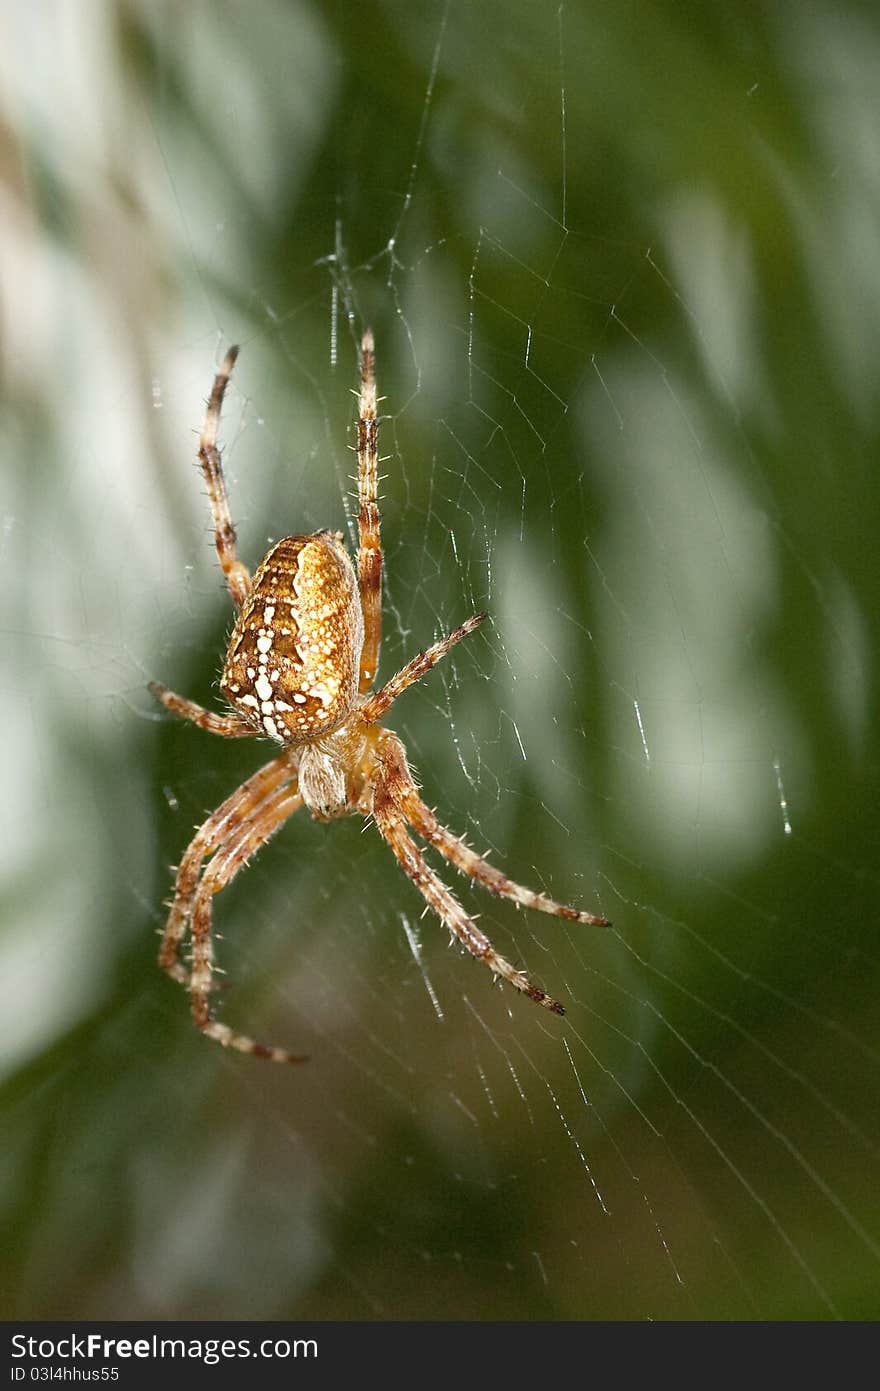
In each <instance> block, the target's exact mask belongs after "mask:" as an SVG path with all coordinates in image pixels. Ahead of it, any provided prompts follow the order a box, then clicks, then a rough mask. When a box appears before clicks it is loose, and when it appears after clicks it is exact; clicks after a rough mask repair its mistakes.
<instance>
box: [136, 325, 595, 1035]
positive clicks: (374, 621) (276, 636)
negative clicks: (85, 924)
mask: <svg viewBox="0 0 880 1391" xmlns="http://www.w3.org/2000/svg"><path fill="white" fill-rule="evenodd" d="M237 354H238V349H237V348H230V349H229V352H228V353H227V354H226V357H225V359H224V361H223V364H222V366H221V368H220V371H219V372H218V373H217V376H216V378H215V379H214V387H213V390H212V392H211V397H210V400H209V402H208V410H207V414H206V416H205V423H204V426H203V429H202V435H201V439H200V443H199V460H200V462H201V465H202V470H203V473H204V476H205V480H206V482H207V485H208V495H209V497H210V500H211V509H212V512H213V515H214V534H215V540H216V545H217V553H218V555H219V557H220V564H221V566H222V568H223V573H224V575H225V576H226V582H227V585H228V587H229V592H230V594H231V596H232V600H233V602H234V604H235V606H236V608H237V610H238V617H237V619H236V622H235V627H234V629H233V632H232V637H231V638H230V640H229V649H228V652H227V656H226V664H225V666H224V668H223V675H222V677H221V679H220V689H221V691H222V692H223V695H224V696H225V698H226V700H227V701H228V702H229V704H230V705H231V706H232V709H233V710H234V712H235V713H234V714H231V715H218V714H214V713H213V712H212V711H209V710H205V709H203V708H202V706H200V705H196V704H195V703H194V702H193V701H190V700H187V699H186V698H185V697H184V696H179V695H176V694H175V693H174V692H173V691H169V690H168V689H167V687H165V686H162V685H159V683H158V682H153V683H151V686H150V689H151V690H152V691H153V694H154V695H156V696H157V697H158V699H159V700H160V701H161V702H162V704H163V705H164V706H165V707H166V708H167V709H168V710H171V711H172V712H173V713H174V714H176V715H180V716H182V717H183V718H184V719H187V720H191V721H192V722H193V724H197V725H199V726H200V727H201V728H202V729H206V730H208V731H209V732H210V733H212V734H220V735H223V736H225V737H226V738H232V739H237V738H243V737H247V736H259V735H262V736H263V737H266V736H268V737H269V738H270V739H273V740H275V741H276V743H278V744H280V745H281V752H280V753H279V754H278V755H277V757H276V758H273V759H272V760H271V761H270V762H269V763H267V764H266V765H265V767H264V768H261V769H260V771H259V772H257V773H255V774H254V775H253V777H250V778H248V780H247V782H244V783H242V785H241V787H239V788H238V790H237V791H236V792H233V794H232V796H231V797H228V798H227V799H226V801H225V802H223V803H222V804H221V805H220V806H219V807H218V808H217V810H216V811H215V812H214V813H213V814H212V815H211V816H209V817H208V819H207V821H206V822H205V823H204V825H203V826H202V827H201V828H200V829H199V830H198V831H197V832H196V835H195V837H194V839H193V840H192V842H191V844H190V845H189V847H188V849H187V851H186V853H185V854H184V856H183V859H182V860H181V862H180V866H179V868H178V871H177V879H176V882H175V892H174V900H173V903H172V906H171V912H170V914H169V916H168V922H167V924H166V926H165V931H164V934H163V937H162V948H161V951H160V954H159V963H160V965H161V966H162V967H163V969H164V970H166V971H167V972H168V973H169V975H171V976H173V977H174V979H175V980H179V981H180V982H181V983H183V984H184V985H186V986H188V988H189V991H190V997H191V1001H192V1015H193V1020H194V1022H195V1024H196V1026H197V1027H198V1028H199V1029H201V1030H202V1032H203V1033H206V1034H208V1035H209V1037H211V1038H214V1039H216V1040H217V1041H218V1042H219V1043H222V1044H226V1045H228V1046H230V1047H233V1048H237V1049H239V1050H240V1051H241V1052H243V1053H253V1054H255V1055H257V1056H258V1057H263V1058H272V1059H274V1060H275V1061H277V1062H301V1061H302V1060H303V1059H302V1055H301V1054H296V1053H288V1052H287V1051H286V1050H285V1049H282V1048H270V1047H267V1046H266V1045H265V1044H262V1043H255V1042H254V1040H253V1039H251V1038H248V1037H246V1036H245V1035H244V1034H239V1033H236V1032H234V1031H233V1030H232V1029H231V1028H229V1026H228V1025H226V1024H221V1023H220V1022H219V1021H217V1020H215V1019H214V1018H213V1016H212V1013H211V1006H210V994H211V989H212V984H213V970H214V965H213V944H212V934H211V899H212V896H213V895H214V894H215V893H218V892H219V891H220V889H222V888H223V887H224V886H225V885H226V884H228V883H229V881H230V879H232V878H233V876H234V875H235V874H236V873H237V872H238V870H239V869H241V868H242V866H243V865H244V864H245V863H246V861H247V860H248V859H249V858H250V856H251V855H252V854H253V853H254V851H255V850H257V849H258V848H259V847H260V846H261V845H263V844H264V843H265V842H266V841H267V840H268V839H269V837H270V836H271V835H272V834H273V833H274V832H275V831H277V830H278V829H279V827H280V826H282V825H283V823H284V822H285V821H286V820H287V819H288V817H289V816H291V815H292V814H293V812H295V811H296V810H297V809H298V808H299V807H301V806H303V805H305V806H307V807H308V808H309V810H310V811H311V813H312V815H313V816H314V817H316V818H317V819H319V820H331V819H332V818H334V817H338V816H348V815H351V814H354V813H360V814H361V815H362V816H364V817H372V818H373V820H374V821H375V824H376V826H377V828H378V830H379V833H380V834H381V835H382V837H383V838H384V839H385V840H386V841H387V843H388V845H389V846H390V847H391V850H392V851H393V853H394V855H395V856H396V858H397V860H398V863H399V864H400V866H401V868H402V869H403V870H404V871H405V872H406V874H408V875H409V877H410V879H412V881H413V883H414V884H415V885H416V887H417V888H418V889H419V891H420V893H421V894H422V895H423V896H424V898H425V899H426V901H427V903H428V904H429V906H430V907H431V908H433V910H434V911H435V913H437V915H438V917H440V918H441V919H442V921H443V922H444V923H445V924H446V926H447V927H448V928H449V929H450V931H451V932H452V933H453V934H454V935H455V936H456V937H457V938H458V940H459V941H460V942H461V943H462V944H463V945H464V946H465V947H466V948H467V950H468V951H469V952H471V953H472V954H473V955H474V956H476V957H478V958H479V959H480V960H482V961H485V963H486V964H487V966H489V967H490V969H491V970H492V971H494V972H495V974H496V975H498V976H501V977H502V978H503V979H504V980H506V981H509V982H510V984H511V985H513V986H515V987H516V989H517V990H520V991H522V993H523V994H525V995H528V996H529V997H530V998H531V999H532V1000H535V1001H536V1002H537V1003H538V1004H540V1005H543V1006H544V1007H545V1008H546V1009H550V1010H553V1011H554V1012H555V1013H556V1014H562V1013H563V1009H562V1006H561V1005H560V1004H559V1003H558V1002H557V1001H556V1000H554V999H552V998H551V997H550V996H549V995H547V994H545V992H544V991H543V990H541V989H539V988H538V986H536V985H534V984H533V983H532V982H531V981H530V980H529V978H528V977H527V976H526V975H525V974H524V973H523V972H522V971H517V970H516V969H515V968H514V967H513V966H512V965H511V964H510V962H509V961H506V960H505V958H504V957H503V956H499V955H498V953H497V952H496V951H495V949H494V948H493V946H492V944H491V942H490V941H489V939H488V938H487V937H486V936H485V935H484V933H483V932H481V931H480V929H479V928H478V927H477V925H476V923H475V922H474V920H473V918H471V917H470V916H469V915H468V914H467V913H466V912H465V910H464V908H463V907H462V906H461V904H460V903H459V902H458V900H457V899H456V898H455V896H454V895H453V894H452V893H451V892H450V890H449V889H448V888H447V887H446V885H445V884H444V882H443V880H442V879H440V877H439V876H438V875H437V874H435V873H434V871H433V870H432V869H431V868H430V867H429V865H428V864H427V863H426V861H425V858H424V856H423V855H422V852H421V850H420V849H419V848H418V846H417V844H416V842H415V841H414V840H413V839H412V837H411V836H410V834H409V829H408V828H412V829H413V830H414V831H415V832H416V833H417V834H418V835H419V836H421V837H422V839H423V840H425V841H426V842H427V843H428V844H429V845H431V846H433V847H434V849H436V850H438V851H439V852H440V854H441V855H443V856H444V857H445V858H446V859H447V860H449V861H450V862H451V863H452V864H453V865H455V866H456V868H458V869H460V870H461V871H462V872H463V873H464V874H466V875H468V876H469V877H470V878H472V879H474V880H476V882H477V883H479V884H482V885H483V887H484V888H487V889H490V890H491V891H492V893H496V894H499V895H500V896H501V897H503V898H510V899H513V901H514V902H515V903H518V904H520V905H521V906H522V907H525V908H537V909H540V910H541V911H542V912H544V913H552V914H554V915H555V916H556V917H560V918H569V919H571V920H572V921H574V922H584V923H596V924H599V925H602V926H604V925H605V924H606V922H607V920H606V919H605V918H601V917H597V916H596V915H595V914H593V913H586V912H582V911H581V910H579V909H577V908H569V907H566V906H565V905H564V904H561V903H556V902H554V901H553V899H551V898H547V897H546V895H544V894H541V893H536V892H534V891H533V890H532V889H526V888H524V887H523V886H522V885H521V884H516V883H514V882H513V880H511V879H508V878H507V876H506V875H504V874H502V873H501V871H500V870H498V869H495V868H494V866H492V865H490V864H488V863H487V862H486V860H484V859H483V858H482V856H480V855H478V854H476V852H475V851H473V850H471V849H470V848H469V847H468V846H467V845H466V844H465V843H464V841H462V840H461V839H459V837H458V836H455V835H453V834H452V832H451V831H447V830H446V829H445V827H444V826H442V825H441V824H440V822H439V821H438V820H437V818H436V816H435V815H434V813H433V812H432V811H431V810H430V809H429V808H428V807H427V806H426V805H425V803H424V802H423V801H422V799H421V797H420V796H419V793H418V790H417V787H416V784H415V782H414V780H413V777H412V774H411V772H410V770H409V766H408V764H407V760H406V752H405V750H404V747H403V744H402V743H401V742H400V740H399V739H398V737H397V735H396V734H393V733H392V732H391V731H390V730H388V729H384V728H383V727H382V725H381V720H382V718H383V716H384V715H385V714H386V712H387V711H388V709H389V708H390V706H391V705H392V704H393V702H394V701H395V700H396V699H397V697H398V696H399V695H401V694H402V693H403V692H404V691H405V690H406V689H407V687H408V686H411V685H412V683H413V682H414V681H418V680H420V679H421V677H423V676H424V675H425V674H426V672H428V671H429V670H430V669H431V667H433V666H434V665H435V663H437V662H439V660H440V658H441V657H443V656H445V654H446V653H447V652H448V651H449V649H450V648H451V647H453V646H454V645H455V643H457V642H460V641H461V639H462V638H464V637H467V635H468V633H471V632H473V631H474V629H475V628H476V627H478V626H479V624H480V623H481V622H482V621H483V619H484V618H485V617H486V615H485V614H483V613H478V614H474V616H473V617H472V618H469V619H467V620H466V621H465V622H464V623H462V624H461V626H460V627H458V628H456V629H455V631H454V632H452V633H449V634H448V635H447V636H446V637H444V638H441V639H440V641H439V642H435V643H434V644H433V646H432V647H429V648H427V650H426V651H424V652H421V653H420V654H419V655H418V656H417V657H414V658H413V660H412V661H411V662H408V663H407V665H406V666H405V667H403V668H402V670H401V671H399V672H398V673H397V675H396V676H393V677H392V678H391V680H390V681H389V682H388V683H387V684H386V685H385V686H383V687H382V688H381V689H380V690H378V691H375V692H373V691H372V685H373V681H374V679H375V675H376V668H377V664H378V659H379V645H380V641H381V626H382V617H381V593H382V589H381V587H382V550H381V546H380V542H379V508H378V503H377V499H376V489H377V485H378V472H377V470H378V421H377V417H376V383H375V366H374V353H373V337H372V334H371V333H370V332H369V330H368V331H367V332H366V333H364V336H363V342H362V350H361V388H360V414H359V420H358V450H357V452H358V498H359V504H360V508H359V512H358V534H359V540H360V545H359V550H358V565H357V574H355V570H354V566H353V565H352V563H351V560H350V559H349V557H348V554H347V552H346V550H345V547H344V545H343V538H342V535H341V534H340V533H339V532H333V531H316V532H313V533H312V534H311V535H309V536H287V537H285V538H284V539H283V540H281V541H279V542H277V544H276V545H274V546H273V547H272V549H271V550H270V551H269V553H268V554H267V556H266V557H265V559H264V560H263V562H262V564H261V565H260V566H259V568H258V570H257V572H256V574H255V575H254V576H253V578H251V576H250V574H249V573H248V570H247V568H246V567H245V566H244V565H243V564H242V563H241V561H240V560H239V559H238V556H237V554H236V549H235V531H234V529H233V526H232V522H231V519H230V515H229V504H228V501H227V497H226V487H225V484H224V481H223V473H222V469H221V467H220V454H219V451H218V449H217V427H218V424H219V419H220V408H221V406H222V404H223V396H224V393H225V391H226V386H227V383H228V381H229V376H230V373H231V372H232V368H233V366H234V364H235V359H236V356H237ZM206 860H207V861H208V863H207V864H205V861H206ZM187 929H188V930H189V932H190V936H191V941H192V969H191V970H187V969H186V967H185V966H183V965H182V964H181V961H180V947H181V944H182V942H183V938H184V936H185V934H186V932H187Z"/></svg>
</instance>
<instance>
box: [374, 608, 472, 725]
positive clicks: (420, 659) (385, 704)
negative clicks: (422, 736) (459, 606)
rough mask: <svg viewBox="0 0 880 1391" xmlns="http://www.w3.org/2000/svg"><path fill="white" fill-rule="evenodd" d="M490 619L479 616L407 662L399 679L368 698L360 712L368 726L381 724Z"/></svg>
mask: <svg viewBox="0 0 880 1391" xmlns="http://www.w3.org/2000/svg"><path fill="white" fill-rule="evenodd" d="M488 616H489V615H488V614H485V613H475V614H473V615H472V616H471V617H470V618H466V619H465V621H464V623H462V624H460V625H459V627H458V628H456V629H455V630H454V631H453V632H451V633H447V634H446V636H445V637H443V638H440V640H439V641H438V642H435V643H433V644H432V645H431V646H430V647H428V648H426V649H425V651H424V652H420V653H419V654H418V656H417V657H413V659H412V661H410V662H407V664H406V666H405V667H401V669H400V671H399V672H398V673H397V675H396V676H392V678H391V680H390V681H388V682H386V684H385V685H384V686H383V687H382V689H381V690H379V691H376V692H375V693H374V694H373V695H371V696H368V697H367V699H366V700H365V701H364V703H363V705H362V706H361V708H360V712H359V713H360V717H361V719H362V720H363V721H364V723H365V724H377V723H378V722H379V720H381V719H384V717H385V715H386V714H387V713H388V710H389V709H390V708H391V706H392V705H393V704H394V702H395V700H397V698H398V696H401V695H403V693H404V691H405V690H407V689H408V687H410V686H412V685H413V683H414V682H416V681H421V679H422V677H423V676H426V675H427V673H428V672H429V671H430V670H431V668H432V667H435V666H436V665H437V663H438V662H439V661H440V660H441V659H442V658H443V657H445V656H446V653H447V652H448V651H449V650H450V648H453V647H454V646H455V644H456V643H457V642H461V640H462V638H466V637H467V636H468V634H469V633H472V632H473V631H474V630H475V629H476V628H479V626H480V624H481V623H482V622H483V621H484V619H486V618H488Z"/></svg>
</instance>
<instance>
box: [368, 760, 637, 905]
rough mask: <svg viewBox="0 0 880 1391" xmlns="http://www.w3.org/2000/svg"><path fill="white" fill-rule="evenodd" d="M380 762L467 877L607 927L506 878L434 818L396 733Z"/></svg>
mask: <svg viewBox="0 0 880 1391" xmlns="http://www.w3.org/2000/svg"><path fill="white" fill-rule="evenodd" d="M382 762H383V766H384V768H385V777H386V779H387V780H388V781H389V782H390V785H391V786H392V787H393V793H394V800H395V802H396V803H397V805H398V806H399V808H400V810H401V811H402V813H403V815H404V816H405V818H406V820H407V821H408V823H409V824H410V825H411V826H412V828H413V830H415V831H416V832H417V833H418V834H419V835H420V836H422V838H423V839H424V840H426V841H427V842H428V844H429V845H432V846H433V847H434V849H435V850H438V851H439V852H440V854H441V855H443V857H444V858H445V859H447V860H449V862H450V863H451V864H453V865H454V866H455V868H456V869H458V870H460V871H461V873H462V874H465V875H467V877H468V878H469V879H475V880H476V881H477V883H478V884H481V885H482V886H483V888H484V889H488V890H489V891H490V893H493V894H497V895H498V897H499V898H509V899H511V900H512V902H514V903H517V904H519V906H520V907H521V908H534V909H537V911H538V912H540V913H550V914H551V915H552V916H553V917H556V918H567V919H568V920H569V921H570V922H580V923H588V924H590V925H591V926H593V927H610V926H611V924H610V923H609V921H608V919H607V918H603V917H599V916H598V915H597V914H595V913H587V912H585V911H584V910H583V909H580V908H572V907H570V906H569V905H568V904H566V903H557V902H556V900H555V899H553V898H550V897H548V895H547V894H542V893H537V892H536V891H535V890H534V889H529V888H526V887H525V885H524V884H517V883H516V881H515V880H513V879H508V877H507V875H506V874H503V873H502V871H501V870H500V869H496V867H495V865H493V864H489V863H487V861H486V860H485V859H484V858H483V856H482V855H478V854H477V853H476V851H475V850H472V849H471V848H470V846H469V845H466V844H465V842H464V841H463V840H462V839H461V837H460V836H457V835H454V834H453V832H452V831H450V830H448V829H447V828H446V827H445V826H443V825H441V823H440V822H439V821H438V820H437V817H436V816H435V815H434V812H433V811H432V810H431V808H430V807H429V806H426V804H425V803H424V802H423V801H422V799H421V797H420V796H419V792H418V788H417V787H416V784H415V781H414V779H413V776H412V773H411V772H410V770H409V765H408V763H407V759H406V751H405V749H404V747H403V744H402V743H401V742H400V740H399V739H398V738H397V736H396V735H395V734H391V733H388V734H387V735H386V736H385V738H384V739H383V741H382Z"/></svg>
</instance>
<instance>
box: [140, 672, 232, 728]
mask: <svg viewBox="0 0 880 1391" xmlns="http://www.w3.org/2000/svg"><path fill="white" fill-rule="evenodd" d="M147 689H148V690H150V691H152V693H153V695H154V696H155V697H156V699H157V700H158V701H161V703H162V704H163V705H164V706H165V709H166V710H170V711H171V714H172V715H177V716H178V717H179V718H180V719H181V720H189V721H190V723H191V724H195V725H198V727H199V729H206V730H207V731H208V733H209V734H220V735H222V737H223V738H224V739H253V737H254V734H255V733H256V731H255V729H254V727H253V725H250V724H248V723H247V721H246V720H242V719H239V717H238V715H218V714H216V713H215V712H214V711H213V710H206V709H205V707H204V705H197V704H196V702H195V701H194V700H188V699H187V697H186V696H182V695H178V694H177V692H176V691H170V690H169V689H168V687H167V686H163V685H162V682H161V681H148V682H147Z"/></svg>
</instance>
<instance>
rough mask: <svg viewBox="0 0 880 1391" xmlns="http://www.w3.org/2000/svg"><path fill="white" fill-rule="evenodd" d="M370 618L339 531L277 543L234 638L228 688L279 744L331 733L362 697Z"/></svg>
mask: <svg viewBox="0 0 880 1391" xmlns="http://www.w3.org/2000/svg"><path fill="white" fill-rule="evenodd" d="M363 645H364V622H363V615H362V613H361V605H360V598H359V596H358V586H357V576H356V575H355V572H354V567H353V565H352V563H351V561H350V560H349V558H348V554H347V552H346V551H345V548H344V547H343V545H342V536H341V534H340V533H339V532H331V531H316V532H315V533H314V534H313V535H311V536H286V537H285V538H284V540H283V541H279V542H278V543H277V545H275V546H273V547H272V549H271V551H269V554H268V555H267V556H266V558H265V560H264V561H263V563H262V564H261V565H260V568H259V569H258V570H257V573H256V574H255V575H254V579H253V588H252V591H251V593H250V596H249V597H248V599H247V601H246V602H245V604H244V605H243V607H242V609H241V612H240V613H239V616H238V618H237V620H236V623H235V628H234V629H233V632H232V637H231V638H230V641H229V651H228V653H227V657H226V666H225V667H224V670H223V675H222V677H221V678H220V690H221V691H222V693H223V695H224V696H225V697H226V699H227V700H228V701H229V704H230V705H231V706H232V707H233V709H234V710H237V711H238V713H239V714H240V715H241V716H242V718H243V719H245V720H247V722H248V723H249V724H250V725H252V726H253V729H254V733H255V734H268V735H269V737H270V739H275V740H277V741H278V742H279V743H282V744H286V745H290V744H301V743H305V742H306V741H308V740H312V739H320V738H322V737H323V736H324V735H326V734H330V733H332V731H333V730H334V729H337V728H338V727H339V725H341V724H342V722H343V721H344V720H345V719H346V718H347V717H348V716H349V715H350V714H351V711H352V709H353V707H354V704H355V701H356V699H357V693H358V678H359V666H360V657H361V650H362V648H363Z"/></svg>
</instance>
